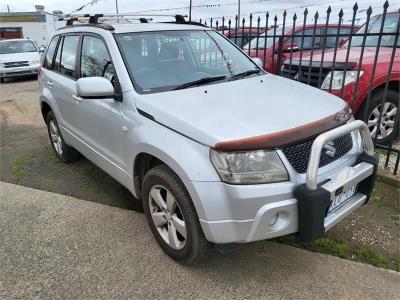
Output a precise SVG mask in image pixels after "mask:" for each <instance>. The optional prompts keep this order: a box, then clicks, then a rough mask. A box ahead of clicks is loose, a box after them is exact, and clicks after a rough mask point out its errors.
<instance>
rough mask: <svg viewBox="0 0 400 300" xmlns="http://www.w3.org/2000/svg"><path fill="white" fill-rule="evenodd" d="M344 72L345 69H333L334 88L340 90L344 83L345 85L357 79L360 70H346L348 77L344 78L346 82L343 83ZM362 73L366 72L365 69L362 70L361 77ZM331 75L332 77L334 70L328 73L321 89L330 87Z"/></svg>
mask: <svg viewBox="0 0 400 300" xmlns="http://www.w3.org/2000/svg"><path fill="white" fill-rule="evenodd" d="M343 72H344V71H333V79H332V90H339V89H341V88H342V85H343V86H345V85H347V84H349V83H352V82H355V81H356V80H357V73H358V71H346V77H345V79H344V84H343ZM362 74H364V71H360V77H361V76H362ZM331 77H332V71H331V72H329V73H328V75H327V76H326V77H325V80H324V82H323V83H322V86H321V89H323V90H328V89H329V84H330V82H331Z"/></svg>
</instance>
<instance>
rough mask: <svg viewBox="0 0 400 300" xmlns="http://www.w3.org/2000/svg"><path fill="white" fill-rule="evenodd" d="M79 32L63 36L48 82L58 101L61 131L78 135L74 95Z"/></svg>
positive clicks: (58, 118) (58, 117) (64, 133)
mask: <svg viewBox="0 0 400 300" xmlns="http://www.w3.org/2000/svg"><path fill="white" fill-rule="evenodd" d="M79 40H80V35H79V34H68V35H65V36H63V37H62V38H61V40H60V42H59V44H58V48H57V53H56V56H55V59H54V64H53V72H52V74H51V78H49V80H48V81H47V84H48V85H49V86H51V89H52V92H53V95H54V98H55V99H56V101H57V107H58V110H59V115H56V117H57V121H58V124H59V126H60V128H61V132H62V134H63V136H64V135H66V136H68V135H70V134H74V135H76V132H77V130H76V125H77V118H76V108H75V105H74V104H75V103H74V99H73V95H75V94H76V78H77V72H76V68H77V67H76V64H77V52H78V45H79Z"/></svg>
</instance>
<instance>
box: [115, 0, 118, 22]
mask: <svg viewBox="0 0 400 300" xmlns="http://www.w3.org/2000/svg"><path fill="white" fill-rule="evenodd" d="M115 10H116V11H117V15H118V14H119V11H118V0H115ZM117 23H119V17H118V16H117Z"/></svg>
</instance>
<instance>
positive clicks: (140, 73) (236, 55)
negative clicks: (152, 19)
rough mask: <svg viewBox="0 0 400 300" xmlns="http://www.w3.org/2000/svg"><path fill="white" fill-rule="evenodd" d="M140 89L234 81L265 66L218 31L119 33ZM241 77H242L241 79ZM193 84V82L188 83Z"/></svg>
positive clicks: (118, 38)
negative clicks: (248, 55) (258, 63)
mask: <svg viewBox="0 0 400 300" xmlns="http://www.w3.org/2000/svg"><path fill="white" fill-rule="evenodd" d="M116 37H117V41H118V44H119V46H120V49H121V50H122V53H123V56H124V60H125V63H126V64H127V67H128V70H129V72H130V75H131V78H132V80H133V83H134V85H135V88H136V89H139V91H140V92H142V93H154V92H160V91H168V90H174V89H178V88H182V87H185V88H187V87H190V86H196V84H193V85H190V83H191V82H192V83H195V82H197V83H198V85H200V84H207V83H208V84H209V83H211V82H213V81H220V80H225V81H226V80H232V79H236V78H237V77H238V75H240V74H244V73H245V72H247V71H252V72H247V73H245V74H244V75H243V77H244V76H248V75H250V74H253V75H254V76H256V74H255V72H254V70H257V71H259V72H261V69H260V68H258V67H257V65H256V64H255V63H254V62H252V60H251V59H249V58H248V57H247V56H246V55H244V54H243V52H242V51H240V50H239V49H238V48H236V47H235V46H234V45H232V43H230V42H229V41H228V40H226V39H225V38H224V37H223V36H221V35H220V34H219V33H217V32H214V31H202V30H190V31H189V30H185V31H159V32H140V33H129V34H119V35H117V36H116ZM239 79H240V78H239ZM188 83H189V84H188Z"/></svg>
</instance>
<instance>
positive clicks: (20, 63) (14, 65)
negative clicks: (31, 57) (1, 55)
mask: <svg viewBox="0 0 400 300" xmlns="http://www.w3.org/2000/svg"><path fill="white" fill-rule="evenodd" d="M28 66H29V63H28V61H26V60H24V61H13V62H6V63H4V68H17V67H28Z"/></svg>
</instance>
